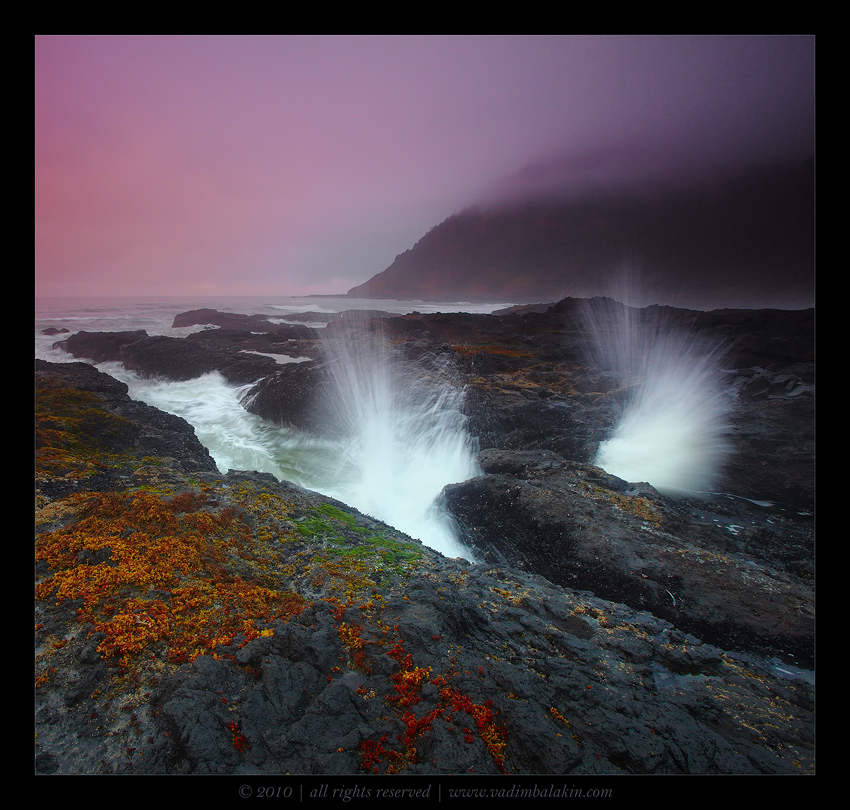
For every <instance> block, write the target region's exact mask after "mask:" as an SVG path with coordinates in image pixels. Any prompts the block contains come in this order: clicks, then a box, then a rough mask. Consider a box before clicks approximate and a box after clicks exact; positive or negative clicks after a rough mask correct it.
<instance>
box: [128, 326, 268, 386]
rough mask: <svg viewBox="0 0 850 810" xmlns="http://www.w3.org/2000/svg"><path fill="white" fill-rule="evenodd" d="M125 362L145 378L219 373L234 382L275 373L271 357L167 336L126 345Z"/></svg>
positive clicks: (242, 383) (186, 376) (251, 380)
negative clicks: (215, 347)
mask: <svg viewBox="0 0 850 810" xmlns="http://www.w3.org/2000/svg"><path fill="white" fill-rule="evenodd" d="M121 362H122V363H123V364H124V366H125V367H126V368H128V369H130V370H131V371H135V372H136V373H138V374H140V375H141V376H143V377H166V378H168V379H170V380H192V379H195V378H196V377H200V376H201V375H203V374H207V373H209V372H211V371H218V372H220V373H221V375H222V376H223V377H224V378H225V379H226V380H227V381H228V382H230V383H234V384H235V385H244V384H245V383H251V382H256V381H257V380H258V379H260V378H261V377H265V376H266V375H268V374H271V373H272V372H274V370H275V369H276V368H277V363H276V362H275V361H274V359H273V358H271V357H261V356H260V355H257V354H246V353H241V352H238V351H232V350H229V349H228V350H219V349H214V348H210V347H209V346H206V345H204V344H203V343H198V342H192V341H189V340H184V339H182V338H172V337H165V336H158V337H151V338H145V339H144V340H139V341H137V342H135V343H130V344H127V345H126V346H124V347H123V348H122V350H121Z"/></svg>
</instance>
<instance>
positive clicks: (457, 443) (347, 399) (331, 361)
mask: <svg viewBox="0 0 850 810" xmlns="http://www.w3.org/2000/svg"><path fill="white" fill-rule="evenodd" d="M323 350H324V355H325V360H326V363H327V366H326V367H327V370H328V373H329V375H330V380H331V385H330V386H329V387H328V389H327V390H326V392H325V402H324V405H323V411H322V413H323V418H324V419H325V420H326V422H327V426H328V432H329V436H331V437H333V439H334V441H335V443H336V444H337V446H338V447H339V454H338V456H337V458H336V459H335V468H334V469H333V470H329V471H328V473H327V475H328V479H329V487H328V489H329V490H330V491H332V492H333V493H334V494H335V497H337V498H339V499H340V500H343V501H345V502H346V503H349V504H351V505H352V506H355V507H356V508H358V509H359V510H360V511H362V512H365V513H366V514H370V515H372V516H373V517H377V518H379V519H381V520H383V521H384V522H386V523H389V524H390V525H392V526H395V527H396V528H399V529H401V530H402V531H405V532H407V533H408V534H410V535H411V536H413V537H417V538H419V539H421V540H422V542H424V543H426V544H427V545H429V546H431V547H432V548H436V549H437V550H439V551H441V552H443V553H445V554H447V555H449V556H468V552H466V551H465V550H464V549H463V547H462V546H461V545H460V544H459V543H458V542H457V540H456V539H455V533H454V530H453V526H452V523H451V520H450V518H449V516H448V515H446V514H444V513H443V512H441V511H440V510H439V509H438V508H437V507H436V506H435V500H436V498H437V496H438V495H439V493H440V491H441V490H442V488H443V487H444V486H445V485H446V484H449V483H455V482H458V481H464V480H466V479H467V478H471V477H472V476H474V475H476V474H478V472H479V470H478V467H477V464H476V462H475V454H474V449H473V447H472V445H471V442H470V439H469V436H468V434H467V431H466V419H465V417H464V414H463V400H464V395H465V390H464V387H463V386H462V385H460V384H459V382H458V380H457V379H456V376H455V374H454V366H453V362H452V359H451V356H450V355H448V354H439V353H434V352H433V351H426V350H416V349H411V348H410V347H404V346H403V345H394V343H393V341H391V340H390V338H389V336H388V335H387V334H386V333H385V331H384V329H383V327H382V325H381V322H380V321H374V320H369V319H368V318H366V317H359V318H356V317H355V318H352V317H347V318H346V319H345V320H344V321H343V322H342V323H337V324H334V325H333V326H331V327H330V328H329V329H328V330H327V335H326V337H325V338H324V339H323Z"/></svg>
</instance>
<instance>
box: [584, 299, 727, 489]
mask: <svg viewBox="0 0 850 810" xmlns="http://www.w3.org/2000/svg"><path fill="white" fill-rule="evenodd" d="M587 315H588V324H589V325H590V328H591V330H592V338H593V345H594V349H595V354H596V358H597V361H598V362H599V363H600V364H601V365H602V366H603V367H604V368H607V369H609V370H611V371H613V372H615V373H616V374H617V375H618V376H619V377H620V379H621V381H622V384H623V385H625V387H626V390H625V400H624V408H623V413H622V415H621V417H620V419H619V422H618V424H617V426H616V428H615V430H614V433H613V435H612V436H611V437H610V438H609V439H608V440H607V441H604V442H602V443H601V444H600V446H599V450H598V453H597V456H596V459H595V463H596V464H597V465H598V466H600V467H602V468H603V469H605V470H606V471H608V472H610V473H611V474H613V475H616V476H618V477H619V478H623V479H625V480H626V481H646V482H648V483H650V484H652V485H653V486H654V487H655V488H656V489H658V490H660V491H662V492H667V493H669V494H677V493H683V492H699V491H705V490H708V489H710V488H711V487H712V486H713V484H714V482H715V481H716V479H717V477H718V475H719V473H720V472H721V468H722V465H723V462H724V461H725V459H726V458H727V456H728V454H729V452H730V446H729V443H728V441H727V437H726V434H727V412H728V398H726V397H725V395H724V393H723V390H722V386H721V378H722V375H721V371H720V365H719V363H720V358H721V352H720V350H719V347H717V346H713V345H710V344H709V343H707V342H706V341H705V340H703V339H700V338H699V337H698V336H696V335H695V334H694V333H693V332H692V331H691V330H689V328H688V326H687V324H685V323H681V322H680V323H674V322H673V318H672V315H671V313H670V312H669V311H667V310H666V309H665V308H659V307H650V308H647V309H645V310H637V309H634V308H632V307H627V306H624V305H621V304H618V303H617V302H615V301H612V300H611V299H592V300H591V301H590V302H588V309H587Z"/></svg>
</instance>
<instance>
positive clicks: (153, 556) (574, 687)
mask: <svg viewBox="0 0 850 810" xmlns="http://www.w3.org/2000/svg"><path fill="white" fill-rule="evenodd" d="M37 382H38V393H37V407H38V429H39V431H40V441H39V447H38V453H37V459H36V463H37V467H36V469H37V482H38V497H37V503H36V510H37V511H36V527H37V538H36V561H37V564H36V593H37V597H38V599H37V605H36V614H37V615H36V732H37V735H36V745H35V765H36V770H37V772H38V773H45V774H46V773H51V774H88V773H103V774H106V773H111V774H172V775H176V774H240V775H242V776H245V775H251V774H254V775H279V774H284V773H290V774H316V775H329V774H336V775H345V776H354V775H357V774H366V773H404V774H409V775H410V774H413V775H416V774H420V775H423V774H465V775H467V776H468V775H470V774H478V775H488V774H493V775H499V774H506V775H510V778H511V782H510V784H511V785H513V784H515V783H517V784H519V782H517V780H521V778H522V776H523V775H531V774H561V775H567V774H569V775H571V776H572V775H600V774H611V775H614V774H694V773H706V774H708V773H712V774H805V773H811V772H813V767H814V766H813V753H814V737H813V708H814V707H813V700H814V686H813V679H812V678H811V677H809V676H807V674H806V673H804V672H800V671H797V670H795V669H794V668H792V667H788V666H784V665H783V666H779V665H778V664H777V662H775V661H771V660H768V659H763V658H759V657H755V656H748V655H739V654H734V653H731V652H729V651H725V650H724V649H723V648H721V647H718V646H716V645H711V644H709V643H706V642H705V641H704V640H700V639H699V638H697V637H696V636H695V635H693V634H688V633H686V632H683V630H682V629H681V627H678V626H677V625H676V623H675V622H677V621H678V617H674V620H673V621H670V620H667V619H665V618H664V617H662V616H659V615H653V614H652V613H650V612H647V611H643V610H639V609H636V608H634V607H630V606H628V605H626V604H623V603H618V602H615V601H610V600H608V601H606V600H605V599H603V598H600V597H599V596H598V595H594V594H591V593H589V592H588V591H586V590H576V589H574V588H572V587H565V586H563V585H560V584H557V583H553V582H551V581H549V580H547V579H545V578H543V577H541V576H539V575H537V574H531V573H528V572H525V571H522V570H519V569H518V568H515V567H511V566H504V565H493V564H491V563H488V562H482V563H477V564H470V563H468V562H466V561H464V560H449V559H446V558H444V557H442V556H441V555H439V554H437V553H436V552H434V551H432V550H430V549H428V548H425V547H424V546H422V545H421V543H419V542H418V541H415V540H412V539H411V538H408V537H405V536H404V535H403V534H401V533H400V532H398V531H396V530H394V529H392V528H390V527H388V526H386V525H384V524H381V523H380V522H378V521H375V520H373V519H371V518H368V517H366V516H364V515H361V514H360V513H358V512H356V511H355V510H353V509H350V508H348V507H346V506H344V505H343V504H340V503H338V502H334V501H331V500H329V499H327V498H324V497H322V496H320V495H318V494H316V493H311V492H307V491H305V490H303V489H300V488H298V487H295V486H293V485H291V484H286V483H281V482H278V481H276V480H274V479H273V478H272V477H271V476H269V475H263V474H259V473H230V474H228V475H225V476H223V475H220V474H218V473H217V472H213V471H212V470H211V469H210V468H208V467H207V468H205V469H204V470H200V469H197V468H196V469H194V470H191V471H190V467H191V466H192V465H191V463H190V459H193V458H195V455H192V454H189V453H187V454H184V456H183V457H182V458H181V459H178V460H174V461H169V460H168V459H167V458H161V457H160V458H151V457H149V456H141V455H140V453H141V452H143V450H145V449H146V447H145V445H144V441H143V440H141V437H144V436H145V434H146V433H148V432H153V430H154V429H156V425H157V424H158V420H157V419H155V418H152V416H151V415H150V411H153V410H154V409H149V408H146V407H139V404H138V403H128V402H127V400H126V394H125V392H124V389H123V386H122V385H121V384H120V383H118V382H117V381H115V380H113V379H112V378H110V377H108V376H107V375H104V374H101V373H99V372H97V371H96V370H95V369H93V368H91V367H90V366H87V365H85V364H73V363H70V364H49V363H38V364H37ZM119 412H120V413H121V414H122V415H121V417H120V419H121V420H122V425H123V426H121V427H119V426H118V425H115V424H113V422H114V420H115V419H116V418H117V414H118V413H119ZM163 417H164V415H163ZM180 421H181V420H176V421H175V420H174V419H165V421H164V422H163V425H164V424H165V423H168V424H169V425H170V426H171V427H172V428H175V429H174V431H173V432H174V433H176V434H177V435H178V436H180V437H181V438H179V439H178V441H177V444H178V445H181V444H182V443H183V442H184V439H183V437H184V436H189V435H190V434H191V428H189V427H188V426H185V425H184V427H183V429H182V430H183V432H182V433H180V431H179V430H177V429H176V426H177V423H178V422H180ZM123 422H126V425H124V424H123ZM161 430H162V432H163V433H164V432H165V430H164V428H162V429H161ZM104 437H106V438H104ZM137 440H140V441H141V443H138V441H137ZM183 446H186V447H188V445H183ZM196 461H198V462H200V461H201V457H200V456H197V458H196ZM482 463H483V464H484V466H485V469H489V470H491V471H492V472H490V473H489V474H488V476H487V478H488V479H491V480H493V481H494V482H495V483H496V484H497V486H496V487H494V488H493V492H494V495H495V496H497V500H498V498H499V497H502V494H503V493H505V492H507V496H506V497H508V498H511V499H513V501H512V502H513V503H514V504H515V505H516V507H517V508H519V509H523V508H525V506H526V505H530V506H531V507H535V508H536V507H540V509H539V510H537V511H539V512H540V522H539V525H540V526H541V528H544V529H546V530H547V531H548V532H549V534H550V535H551V536H552V537H553V538H554V536H555V534H554V532H555V531H556V526H557V524H558V522H559V521H560V522H562V523H566V522H567V521H569V520H570V518H571V515H570V514H567V513H568V512H575V511H578V510H581V511H582V521H583V522H584V523H586V524H587V525H588V526H589V527H591V528H592V527H602V526H603V525H604V526H605V527H606V531H615V530H616V531H617V532H619V533H620V540H619V541H618V542H619V543H620V545H621V548H620V550H619V551H618V552H617V553H619V554H622V555H623V559H624V560H626V561H629V560H631V561H642V562H643V564H644V568H643V569H640V570H636V571H635V573H637V574H638V578H640V579H642V577H640V572H641V571H643V572H644V573H646V574H647V575H648V577H649V578H650V580H651V583H650V585H649V587H648V590H647V593H648V594H649V599H650V601H649V603H650V604H654V603H652V601H651V600H652V595H653V592H654V590H657V589H658V588H659V587H660V584H661V580H660V579H659V578H658V574H656V572H655V570H654V568H653V566H654V565H655V561H654V557H653V555H652V553H649V552H645V551H644V550H643V548H644V547H645V546H650V547H653V546H654V547H658V548H663V547H665V545H666V544H669V543H670V542H671V537H672V536H673V535H672V532H673V528H674V524H675V520H676V519H677V514H676V513H671V514H668V513H666V512H662V513H661V514H662V518H661V521H660V522H661V526H660V528H659V527H657V526H655V524H654V523H653V521H652V516H653V515H655V514H658V512H659V511H660V504H661V502H660V500H659V499H658V496H657V495H656V494H655V493H653V492H652V491H651V488H648V487H644V488H639V489H638V490H637V491H636V494H634V495H632V494H630V491H625V492H624V491H621V488H622V487H623V486H625V485H624V484H623V483H622V482H617V481H615V480H613V479H610V477H607V476H605V475H604V473H602V472H601V471H599V470H595V469H590V468H580V467H576V466H575V465H571V464H568V463H567V462H565V461H564V460H563V459H560V458H558V457H557V456H556V455H555V454H553V453H530V454H529V453H525V454H505V453H491V454H489V455H485V456H483V457H482ZM105 467H106V468H110V467H112V468H114V470H115V473H114V475H113V477H112V479H111V488H110V490H109V491H108V492H105V491H102V488H101V487H100V486H99V484H98V479H97V476H96V474H92V471H93V470H98V469H102V468H105ZM71 468H73V470H72V469H71ZM66 475H67V476H70V477H72V478H73V480H74V481H75V488H74V489H73V491H70V492H69V491H66V490H63V489H62V488H61V487H57V486H55V484H57V483H58V482H60V481H61V480H63V479H64V478H65V477H66ZM505 485H506V486H507V488H506V486H505ZM594 487H596V488H597V489H594ZM535 488H536V489H537V492H532V491H531V490H532V489H535ZM582 493H583V499H582V498H580V497H579V495H580V494H582ZM557 494H561V495H563V496H564V498H565V499H566V503H567V509H566V512H567V513H565V510H564V508H562V507H559V506H557V505H556V504H555V503H554V497H553V496H554V495H557ZM615 496H616V497H615ZM619 498H622V501H621V500H619ZM629 498H631V499H633V500H632V503H637V502H640V503H641V509H640V510H638V511H637V514H635V510H629V509H626V508H624V506H623V504H625V503H626V499H629ZM544 507H545V512H546V514H543V512H544ZM615 508H618V509H620V511H621V512H622V517H621V518H620V519H619V520H618V519H617V517H616V516H615V515H614V511H615ZM494 512H495V513H496V514H499V515H504V511H503V510H502V509H501V508H500V506H499V504H498V503H495V502H494ZM592 512H596V513H599V516H598V517H594V514H592ZM573 517H575V516H574V515H573ZM556 518H557V519H556ZM603 518H604V520H603ZM678 519H680V520H681V521H682V525H684V518H683V517H681V515H679V516H678ZM594 520H595V521H596V522H595V523H594ZM494 522H498V521H494ZM711 531H714V529H713V528H712V529H711ZM525 532H526V535H527V536H531V535H532V534H533V533H534V527H533V526H532V527H531V528H527V529H526V530H525ZM627 537H631V541H632V542H631V548H626V543H625V540H626V539H627ZM582 542H583V541H581V540H580V541H579V542H578V543H577V544H576V546H575V548H576V550H577V553H579V552H581V548H582ZM748 542H750V543H751V544H752V545H753V547H756V546H757V545H759V543H762V544H764V545H765V554H768V555H769V554H771V553H772V552H771V551H770V550H769V548H767V547H769V546H770V541H769V538H766V537H762V538H759V537H757V536H756V535H755V534H754V535H751V536H750V538H749V540H748ZM708 543H709V540H708V539H706V540H705V542H704V544H703V545H699V544H697V543H694V542H692V543H691V544H690V545H675V547H672V552H673V553H674V554H677V553H678V551H679V550H684V551H685V552H686V553H687V554H688V555H691V556H694V558H697V557H698V555H700V554H702V555H703V556H704V558H705V560H706V562H708V556H709V555H708ZM585 547H586V548H587V550H588V552H589V551H590V549H589V547H587V546H585ZM611 547H612V548H616V547H617V544H616V543H612V544H611ZM599 556H600V558H601V557H602V556H603V555H602V554H600V555H599ZM608 556H609V557H610V556H611V554H609V555H608ZM597 562H599V561H597ZM587 565H588V567H590V566H591V565H592V562H591V561H590V560H587ZM716 570H721V571H722V572H723V573H724V574H730V573H733V571H732V569H731V567H727V568H724V567H722V566H721V568H719V569H716ZM750 571H751V574H750V576H751V577H752V579H751V587H752V588H753V589H755V590H758V589H761V590H762V591H770V589H769V588H767V587H765V584H771V586H776V587H779V588H780V590H774V591H770V592H772V593H773V594H774V595H775V596H778V597H779V599H780V600H781V599H783V598H785V597H786V596H787V591H783V590H781V587H784V586H783V584H782V581H781V578H779V577H776V576H775V575H774V574H773V573H771V572H768V571H767V567H766V566H762V565H759V566H756V567H752V566H750ZM683 576H684V575H683ZM652 582H655V588H653V585H652ZM727 586H728V590H730V592H731V595H732V597H733V600H734V598H735V588H736V587H737V586H736V581H735V579H734V577H733V578H732V579H731V580H730V582H729V583H723V589H727ZM671 590H673V589H672V588H671ZM674 592H675V593H676V600H677V603H679V602H680V601H687V600H688V599H691V598H693V595H692V594H691V593H690V591H688V590H687V588H683V589H681V590H678V591H674ZM506 784H508V783H506Z"/></svg>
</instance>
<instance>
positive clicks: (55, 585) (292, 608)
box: [36, 492, 304, 666]
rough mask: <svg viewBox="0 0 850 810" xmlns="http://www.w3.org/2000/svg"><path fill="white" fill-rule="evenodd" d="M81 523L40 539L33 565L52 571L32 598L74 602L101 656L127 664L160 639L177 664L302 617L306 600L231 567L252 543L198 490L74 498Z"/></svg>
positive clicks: (231, 514) (233, 518)
mask: <svg viewBox="0 0 850 810" xmlns="http://www.w3.org/2000/svg"><path fill="white" fill-rule="evenodd" d="M71 497H72V498H74V499H76V500H77V501H78V502H79V503H78V505H79V507H80V508H79V519H78V520H77V521H76V522H75V523H73V524H71V525H69V526H67V527H65V528H62V529H59V530H57V531H53V532H48V533H46V534H43V535H41V536H40V537H38V538H37V541H36V559H39V560H44V561H45V562H46V563H47V564H48V565H49V566H50V567H51V568H52V569H54V573H53V574H52V575H51V576H49V577H47V578H46V579H45V580H43V581H42V582H40V583H39V584H38V586H37V588H36V595H37V596H38V597H39V598H40V599H47V598H49V597H51V596H53V597H54V598H55V600H56V601H57V602H62V601H64V600H66V599H75V600H76V599H78V600H81V601H82V606H81V608H80V609H79V610H78V617H79V618H80V620H82V621H86V622H89V623H91V624H93V625H94V628H93V629H94V630H95V632H98V633H103V634H104V635H105V639H104V640H103V641H102V642H101V644H100V647H99V649H100V652H101V653H102V654H103V655H105V656H109V657H115V658H117V659H119V660H120V661H121V662H122V663H123V664H124V665H125V666H126V665H127V664H128V662H129V660H130V659H131V658H132V657H133V656H134V655H136V654H138V653H139V652H141V651H142V650H144V649H146V648H148V647H150V646H152V645H154V644H156V643H157V642H159V641H162V642H163V643H164V644H165V646H166V655H167V657H168V658H169V659H171V660H172V661H175V662H178V663H179V662H183V661H191V660H193V659H194V658H195V657H196V656H197V655H200V654H209V653H213V652H214V651H215V649H216V647H219V646H221V645H223V644H230V643H232V642H233V640H234V639H235V638H236V637H237V636H239V635H241V636H243V643H244V642H247V641H249V640H251V639H252V638H256V637H257V636H259V635H260V634H261V633H263V634H268V632H270V631H268V630H267V629H264V628H261V627H258V626H257V622H261V623H268V622H271V621H274V620H277V619H281V618H287V617H289V616H291V615H292V614H294V613H298V612H300V610H301V609H302V608H303V604H304V600H303V599H301V598H300V597H298V596H297V595H295V594H293V593H290V592H278V591H276V590H274V589H272V588H269V587H266V586H264V585H258V584H256V583H254V582H250V581H245V580H243V579H242V578H240V577H239V576H236V575H234V574H233V573H232V572H231V571H230V569H229V568H228V567H227V566H226V565H225V562H226V557H227V554H228V552H229V551H233V550H234V547H238V546H239V544H240V543H244V542H246V541H247V540H249V539H250V531H249V529H248V527H246V526H242V525H237V524H239V518H238V515H237V514H236V512H235V511H234V510H223V511H222V512H220V513H215V512H213V511H207V510H204V509H201V508H200V507H201V506H203V504H204V503H205V498H204V497H203V496H202V495H199V494H197V493H194V492H187V493H183V494H181V495H177V496H175V497H174V498H166V497H162V496H159V495H156V494H153V493H149V492H136V493H105V494H97V495H91V494H87V495H78V496H71Z"/></svg>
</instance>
